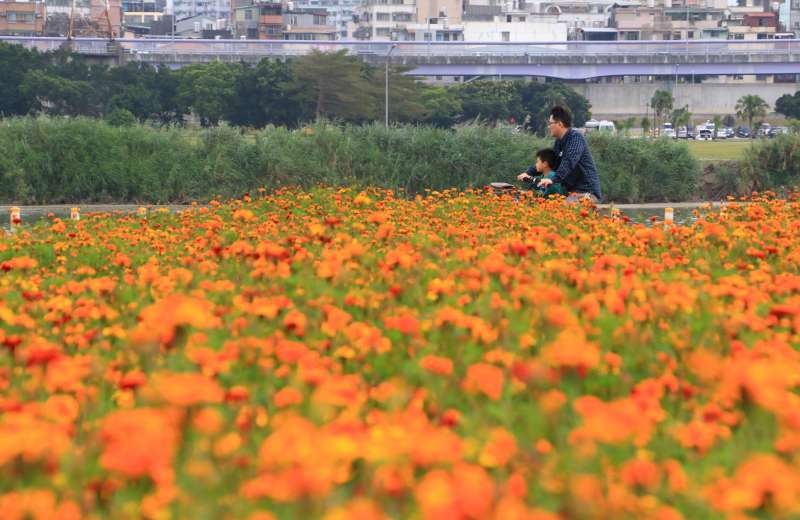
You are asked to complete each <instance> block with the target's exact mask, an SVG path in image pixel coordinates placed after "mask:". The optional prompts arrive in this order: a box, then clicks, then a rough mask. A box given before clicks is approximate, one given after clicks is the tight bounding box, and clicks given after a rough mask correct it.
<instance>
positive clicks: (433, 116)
mask: <svg viewBox="0 0 800 520" xmlns="http://www.w3.org/2000/svg"><path fill="white" fill-rule="evenodd" d="M422 105H423V106H424V108H425V112H424V113H423V115H422V117H421V118H420V122H421V123H423V124H426V125H431V126H435V127H438V128H450V127H452V126H453V125H454V124H456V122H457V121H458V118H459V117H460V116H461V112H462V110H463V109H462V106H461V99H460V98H459V97H458V95H457V93H456V91H455V89H451V88H444V87H427V88H425V89H424V90H423V92H422Z"/></svg>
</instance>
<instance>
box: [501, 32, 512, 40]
mask: <svg viewBox="0 0 800 520" xmlns="http://www.w3.org/2000/svg"><path fill="white" fill-rule="evenodd" d="M502 40H503V41H504V42H510V41H511V33H510V32H508V31H503V32H502Z"/></svg>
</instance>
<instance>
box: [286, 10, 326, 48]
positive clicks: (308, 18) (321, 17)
mask: <svg viewBox="0 0 800 520" xmlns="http://www.w3.org/2000/svg"><path fill="white" fill-rule="evenodd" d="M336 35H337V29H336V27H335V26H333V25H328V11H326V10H325V9H293V10H286V11H284V12H283V39H284V40H328V41H329V40H335V39H336Z"/></svg>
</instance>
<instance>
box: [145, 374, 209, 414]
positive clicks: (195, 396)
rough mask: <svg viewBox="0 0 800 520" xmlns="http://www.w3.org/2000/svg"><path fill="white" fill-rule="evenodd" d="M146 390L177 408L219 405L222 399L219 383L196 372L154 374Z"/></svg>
mask: <svg viewBox="0 0 800 520" xmlns="http://www.w3.org/2000/svg"><path fill="white" fill-rule="evenodd" d="M148 390H150V391H151V392H153V393H154V394H155V395H156V396H157V397H158V398H160V399H162V400H163V401H166V402H167V403H170V404H174V405H177V406H193V405H196V404H200V403H219V402H221V401H222V398H223V397H224V392H223V390H222V387H220V386H219V383H217V382H216V381H215V380H213V379H211V378H210V377H207V376H204V375H203V374H198V373H196V372H185V373H171V372H162V373H159V374H155V375H154V376H153V379H152V380H151V381H150V384H149V385H148Z"/></svg>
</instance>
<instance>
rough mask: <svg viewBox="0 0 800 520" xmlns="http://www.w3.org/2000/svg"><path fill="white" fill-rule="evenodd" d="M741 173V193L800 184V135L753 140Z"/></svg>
mask: <svg viewBox="0 0 800 520" xmlns="http://www.w3.org/2000/svg"><path fill="white" fill-rule="evenodd" d="M739 173H740V178H739V179H738V184H739V185H740V186H741V189H742V191H743V193H740V194H741V195H749V194H750V192H751V191H765V190H778V189H780V188H791V187H795V186H798V185H800V135H792V134H789V135H780V136H778V137H776V138H775V139H762V140H759V141H757V142H755V143H753V145H752V146H751V147H750V148H749V150H748V151H747V153H746V154H745V156H744V159H742V161H741V166H740V169H739Z"/></svg>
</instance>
